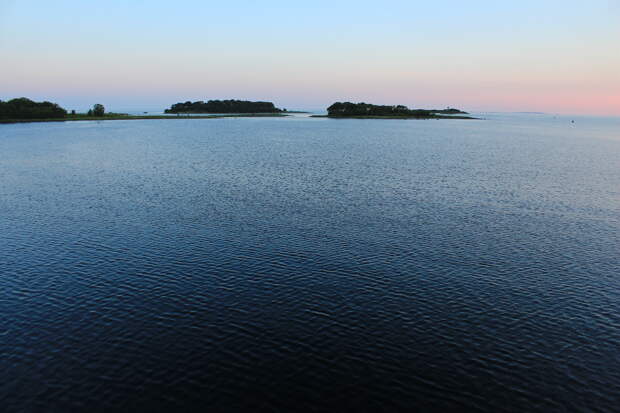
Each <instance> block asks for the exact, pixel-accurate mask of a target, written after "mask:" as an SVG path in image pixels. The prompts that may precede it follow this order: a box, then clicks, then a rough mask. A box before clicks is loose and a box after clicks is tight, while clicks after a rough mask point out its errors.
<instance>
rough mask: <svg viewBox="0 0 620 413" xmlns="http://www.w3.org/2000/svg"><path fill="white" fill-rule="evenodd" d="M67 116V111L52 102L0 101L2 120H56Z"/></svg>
mask: <svg viewBox="0 0 620 413" xmlns="http://www.w3.org/2000/svg"><path fill="white" fill-rule="evenodd" d="M66 115H67V111H66V110H64V109H63V108H61V107H60V106H58V105H57V104H56V103H52V102H47V101H46V102H34V101H32V100H30V99H28V98H17V99H11V100H9V101H8V102H3V101H1V100H0V119H54V118H64V117H65V116H66Z"/></svg>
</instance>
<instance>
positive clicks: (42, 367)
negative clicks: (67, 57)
mask: <svg viewBox="0 0 620 413" xmlns="http://www.w3.org/2000/svg"><path fill="white" fill-rule="evenodd" d="M486 118H487V120H484V121H460V120H446V121H437V120H430V121H402V120H329V119H309V118H304V117H295V118H286V119H217V120H177V119H175V120H147V121H106V122H74V123H48V124H21V125H0V314H1V317H0V403H1V405H2V406H3V407H2V410H4V411H10V412H19V411H25V412H82V411H87V412H97V411H134V412H135V411H150V412H154V411H164V412H172V411H248V412H259V411H282V412H291V411H294V410H296V409H297V410H299V409H301V408H303V409H305V410H314V411H343V412H344V411H351V412H363V411H386V412H394V411H412V410H415V409H420V410H425V411H443V412H445V411H455V410H461V411H467V410H477V411H488V412H501V411H515V412H521V411H541V412H549V411H618V408H619V407H618V406H620V279H619V273H620V120H619V119H612V118H607V119H604V118H574V119H575V123H570V120H571V118H566V117H553V116H545V115H500V114H488V115H487V116H486Z"/></svg>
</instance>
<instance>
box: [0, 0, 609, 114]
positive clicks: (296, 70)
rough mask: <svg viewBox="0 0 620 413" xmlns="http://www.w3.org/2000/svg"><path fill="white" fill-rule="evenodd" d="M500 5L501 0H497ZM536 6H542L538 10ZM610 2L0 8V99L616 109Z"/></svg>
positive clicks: (10, 4)
mask: <svg viewBox="0 0 620 413" xmlns="http://www.w3.org/2000/svg"><path fill="white" fill-rule="evenodd" d="M502 3H504V2H502ZM541 3H543V4H541ZM618 45H620V2H618V1H616V0H600V1H599V0H593V1H588V2H583V1H562V2H560V1H545V2H535V1H521V2H515V3H514V4H512V5H505V4H497V2H491V1H472V2H467V3H463V2H456V1H455V2H450V1H448V2H442V3H441V4H428V2H420V3H418V2H411V1H408V2H404V1H396V2H394V4H392V5H391V7H385V6H383V5H381V4H378V3H376V2H365V1H356V2H346V1H345V2H338V4H334V2H322V1H317V2H313V3H312V4H302V5H298V4H295V3H292V2H278V1H275V2H269V4H268V5H265V4H259V3H258V2H249V1H248V2H239V3H238V4H235V5H234V6H233V5H230V4H228V5H226V4H218V5H214V4H208V5H206V3H203V2H198V1H196V2H187V4H184V7H171V6H170V4H169V3H168V2H163V1H153V2H148V3H146V2H121V1H109V2H106V3H105V5H103V4H102V5H100V6H89V7H84V5H83V3H80V2H77V1H59V2H53V4H52V3H50V2H46V1H40V2H37V1H33V2H18V1H6V2H2V3H0V52H1V54H0V55H1V56H2V57H1V58H2V64H1V65H0V99H10V98H13V97H17V96H28V97H31V98H34V99H47V100H52V101H56V102H58V103H60V104H61V105H65V106H67V107H76V108H81V107H88V106H90V105H92V103H93V102H95V101H97V102H99V101H101V102H104V103H106V104H107V106H108V107H111V108H112V109H113V108H114V107H115V106H118V107H128V106H135V107H140V106H142V107H145V108H147V107H148V108H161V109H163V108H165V107H167V106H169V105H170V104H171V103H174V102H177V101H182V100H198V99H200V100H207V99H216V98H240V99H261V100H262V99H265V100H272V101H274V102H275V103H276V104H277V105H278V106H281V107H287V108H311V109H321V108H325V107H327V106H328V105H329V104H331V103H332V102H333V101H336V100H350V101H366V102H372V103H378V104H405V105H408V106H410V107H444V106H454V107H459V108H463V109H466V110H471V111H544V112H551V113H573V114H599V115H620V46H618Z"/></svg>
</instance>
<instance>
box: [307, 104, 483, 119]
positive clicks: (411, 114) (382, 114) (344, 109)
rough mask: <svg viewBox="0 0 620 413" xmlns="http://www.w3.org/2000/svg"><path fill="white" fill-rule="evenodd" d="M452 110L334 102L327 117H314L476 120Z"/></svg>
mask: <svg viewBox="0 0 620 413" xmlns="http://www.w3.org/2000/svg"><path fill="white" fill-rule="evenodd" d="M462 115H467V112H463V111H461V110H458V109H454V108H447V109H409V108H408V107H407V106H403V105H392V106H390V105H372V104H370V103H351V102H344V103H343V102H336V103H334V104H333V105H331V106H330V107H328V108H327V115H314V117H328V118H356V119H476V118H473V117H471V116H462Z"/></svg>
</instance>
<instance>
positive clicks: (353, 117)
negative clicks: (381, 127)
mask: <svg viewBox="0 0 620 413" xmlns="http://www.w3.org/2000/svg"><path fill="white" fill-rule="evenodd" d="M310 117H311V118H329V119H403V120H405V119H417V120H427V119H469V120H481V119H480V118H474V117H471V116H459V115H454V116H452V115H434V116H407V115H403V116H398V115H387V116H380V115H360V116H333V115H311V116H310Z"/></svg>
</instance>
